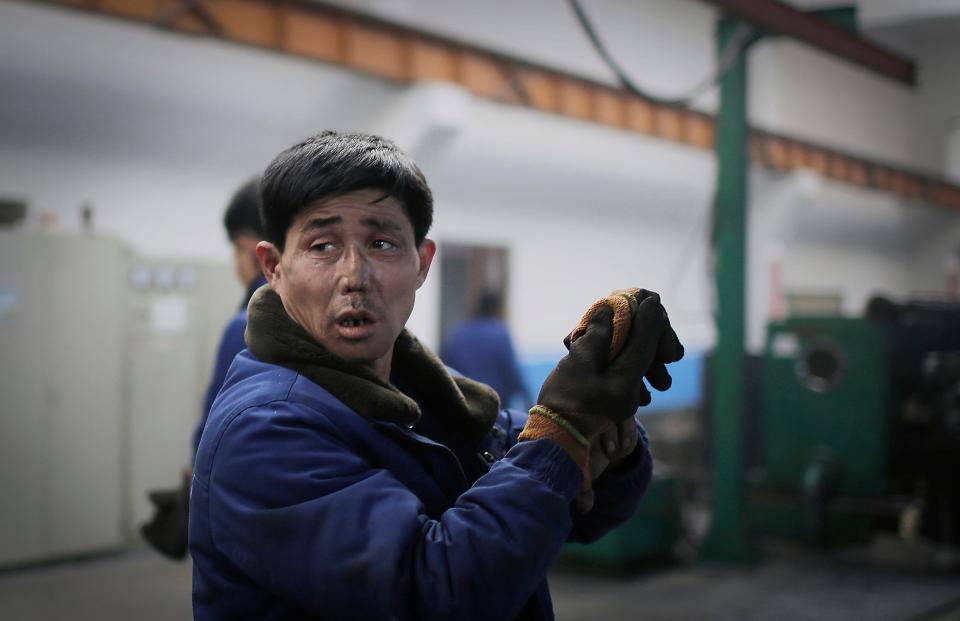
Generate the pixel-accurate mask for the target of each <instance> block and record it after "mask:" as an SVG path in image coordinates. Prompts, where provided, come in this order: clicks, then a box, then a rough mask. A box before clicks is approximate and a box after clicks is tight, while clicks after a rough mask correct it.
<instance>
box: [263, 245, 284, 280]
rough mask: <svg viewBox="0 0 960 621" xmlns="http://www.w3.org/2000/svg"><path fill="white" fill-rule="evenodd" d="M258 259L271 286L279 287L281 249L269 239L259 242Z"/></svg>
mask: <svg viewBox="0 0 960 621" xmlns="http://www.w3.org/2000/svg"><path fill="white" fill-rule="evenodd" d="M257 261H259V262H260V271H262V272H263V275H264V276H266V278H267V282H268V283H270V287H271V288H273V289H276V288H277V284H278V283H279V282H280V277H281V273H282V270H281V269H280V251H279V250H277V247H276V246H274V245H273V244H271V243H270V242H268V241H262V242H260V243H259V244H257Z"/></svg>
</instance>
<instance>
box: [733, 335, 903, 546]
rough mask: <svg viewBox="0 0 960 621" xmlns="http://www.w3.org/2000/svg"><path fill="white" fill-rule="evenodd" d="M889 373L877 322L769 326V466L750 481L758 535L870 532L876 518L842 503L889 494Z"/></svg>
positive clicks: (765, 394) (765, 446)
mask: <svg viewBox="0 0 960 621" xmlns="http://www.w3.org/2000/svg"><path fill="white" fill-rule="evenodd" d="M889 373H890V369H889V361H888V356H887V345H886V336H885V334H884V331H883V329H882V328H881V327H880V326H878V325H876V324H874V323H872V322H870V321H867V320H863V319H849V318H840V317H825V318H796V319H790V320H787V321H783V322H778V323H773V324H771V325H770V327H769V331H768V337H767V346H766V351H765V352H764V360H763V377H762V402H763V417H762V422H761V425H762V429H761V431H760V438H761V455H762V464H763V467H762V469H760V470H759V471H758V472H755V473H753V475H752V476H751V477H750V485H749V493H748V509H749V511H748V519H749V520H750V524H751V526H752V528H753V529H754V530H756V531H758V532H761V533H767V534H774V535H781V536H786V537H790V538H797V539H808V540H823V539H834V538H843V539H850V538H854V539H863V538H865V537H867V536H868V535H869V533H870V520H869V517H868V516H866V515H865V514H864V513H863V512H862V511H859V512H858V511H856V510H854V511H851V510H849V505H850V504H851V502H848V503H847V505H848V508H847V509H844V507H843V505H844V503H843V502H837V501H838V500H839V499H841V498H845V499H850V500H851V501H852V503H853V504H856V501H853V499H857V500H859V501H863V500H865V499H876V498H880V497H883V496H884V495H885V494H886V493H887V491H888V490H887V482H886V478H887V477H886V475H887V470H888V463H887V456H888V450H887V446H888V441H889V435H890V416H889V415H888V412H889V410H890V403H889V401H890V391H889V386H890V382H889V379H888V378H889ZM860 504H861V506H862V505H863V503H862V502H861V503H860Z"/></svg>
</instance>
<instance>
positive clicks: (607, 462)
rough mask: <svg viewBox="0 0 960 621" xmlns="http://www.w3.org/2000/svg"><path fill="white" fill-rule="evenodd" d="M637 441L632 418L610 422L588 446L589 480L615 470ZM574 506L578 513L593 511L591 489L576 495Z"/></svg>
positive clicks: (635, 447) (635, 428)
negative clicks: (609, 469)
mask: <svg viewBox="0 0 960 621" xmlns="http://www.w3.org/2000/svg"><path fill="white" fill-rule="evenodd" d="M639 440H640V434H639V433H638V432H637V423H636V421H634V419H633V417H630V418H625V419H623V420H622V421H621V422H620V423H619V424H614V423H612V422H611V423H610V425H609V427H607V428H606V429H605V430H603V431H601V432H600V434H599V435H597V437H596V438H594V440H593V442H592V443H591V445H590V477H591V479H592V480H596V479H597V477H599V476H600V475H601V474H603V473H604V472H606V470H607V469H608V468H616V467H617V465H618V464H619V463H620V462H622V461H623V460H624V459H625V458H626V457H628V456H629V455H631V454H632V453H633V452H634V451H635V450H636V449H637V442H638V441H639ZM574 504H575V506H576V507H577V510H578V511H580V513H589V512H590V510H591V509H593V488H590V489H588V490H585V491H581V492H580V493H579V494H577V497H576V498H575V499H574Z"/></svg>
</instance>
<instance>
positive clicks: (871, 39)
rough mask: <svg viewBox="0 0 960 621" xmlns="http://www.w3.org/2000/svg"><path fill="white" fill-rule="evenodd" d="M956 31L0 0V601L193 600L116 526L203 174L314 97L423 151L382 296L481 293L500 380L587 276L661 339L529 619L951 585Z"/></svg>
mask: <svg viewBox="0 0 960 621" xmlns="http://www.w3.org/2000/svg"><path fill="white" fill-rule="evenodd" d="M958 67H960V0H910V1H906V0H526V1H522V2H520V1H512V0H487V1H486V2H470V1H467V0H0V257H2V260H0V359H2V369H3V373H2V374H0V395H2V400H0V403H2V412H0V493H2V496H3V501H2V507H3V510H2V511H0V618H2V619H9V620H23V621H27V620H59V619H98V620H105V621H106V620H112V619H143V620H153V619H158V620H159V619H188V618H192V617H193V615H194V611H193V607H192V602H191V592H192V588H193V587H192V584H193V578H192V572H193V563H192V561H191V559H190V557H189V555H187V557H186V558H179V559H171V558H168V557H167V556H165V555H164V554H161V553H159V552H158V551H157V550H156V549H154V547H153V546H152V545H150V543H148V541H146V540H145V537H144V534H143V533H144V531H143V527H144V525H146V524H149V523H150V522H151V520H155V519H156V518H157V513H158V511H159V510H161V509H162V508H163V505H164V502H166V501H165V500H164V497H163V494H164V493H171V494H176V490H178V489H186V488H184V487H183V485H185V483H184V481H188V480H189V477H188V476H187V475H186V474H185V473H188V472H189V471H190V470H191V467H192V465H193V457H194V446H193V445H192V443H191V438H192V436H193V434H194V430H195V428H196V426H197V424H198V420H200V419H201V418H202V417H203V416H204V415H205V412H204V411H203V410H204V408H205V401H204V399H205V394H206V391H207V390H208V386H209V383H210V382H211V371H212V369H213V368H214V364H215V360H216V352H217V348H218V343H220V340H221V335H222V333H223V330H224V326H225V325H226V324H227V322H228V321H229V320H230V318H231V317H232V316H233V315H234V314H235V313H237V312H238V305H239V304H240V302H241V301H243V299H244V297H243V296H244V290H245V289H246V286H245V285H244V284H243V283H241V281H240V280H238V275H237V273H235V272H236V270H235V267H234V249H233V247H232V246H231V240H230V239H229V238H228V236H227V235H226V234H225V232H224V210H225V208H226V207H227V204H228V202H229V201H230V199H231V196H232V195H233V194H234V191H235V190H236V189H237V187H238V186H240V185H241V184H242V183H244V182H245V181H246V180H248V179H250V178H251V177H253V176H255V175H259V174H260V173H262V172H263V171H264V168H265V167H266V166H267V164H268V163H270V161H271V160H272V159H273V158H274V157H275V156H276V155H277V154H278V153H280V152H281V151H282V150H283V149H285V148H287V147H288V146H290V145H292V144H295V143H297V142H298V141H300V140H303V139H304V138H306V137H307V136H310V135H312V134H315V133H317V132H320V131H322V130H327V129H332V130H339V131H358V132H369V133H372V134H377V135H380V136H384V137H387V138H389V139H390V140H392V141H394V142H395V143H396V144H397V145H399V146H400V147H401V148H402V149H403V150H404V151H406V152H407V153H408V154H410V155H411V156H412V158H413V159H414V160H415V161H416V162H417V164H419V166H420V167H421V169H422V170H423V173H424V175H425V176H426V179H427V181H428V183H429V186H430V188H431V190H432V192H433V197H434V204H435V207H434V219H433V227H432V229H431V230H430V234H429V237H430V238H431V239H433V240H435V241H436V244H437V255H436V258H435V259H434V262H433V267H432V272H431V274H430V276H429V278H427V280H426V281H425V283H424V284H423V286H422V287H421V288H420V289H419V290H418V291H417V295H416V305H415V307H414V310H413V313H412V315H411V316H410V319H409V321H408V322H407V324H406V325H407V328H408V329H409V330H410V331H411V332H412V333H413V334H415V335H416V336H417V337H418V338H419V339H420V341H421V342H422V343H423V344H424V345H426V346H427V347H428V348H429V349H430V350H433V351H435V352H440V351H441V350H442V349H443V348H444V344H445V339H446V338H447V336H448V335H449V334H450V333H451V331H452V330H453V329H454V328H455V327H456V326H457V325H458V324H460V323H462V322H464V321H466V320H468V319H469V318H470V317H471V316H472V315H473V313H474V311H475V308H476V306H477V304H478V301H479V300H480V298H481V297H482V296H483V294H484V293H485V292H488V291H494V292H496V294H497V295H499V296H500V297H501V298H502V300H503V306H502V309H501V318H502V320H503V322H504V324H505V325H506V327H507V328H508V329H509V334H510V337H511V339H512V344H513V348H514V350H515V355H516V360H517V366H518V370H519V373H520V377H521V378H522V382H523V390H520V391H518V392H517V393H516V394H515V395H514V397H512V398H511V399H509V400H508V401H509V403H504V405H509V406H511V407H515V408H518V409H520V410H524V409H527V408H529V407H530V406H531V405H533V404H534V403H536V397H537V395H538V392H539V391H540V388H541V385H543V383H544V381H545V379H546V378H547V377H548V375H549V374H550V373H551V371H552V370H553V368H554V366H555V365H556V364H557V362H558V361H559V360H561V358H562V357H563V356H564V355H565V354H566V353H567V350H566V349H565V346H564V337H565V336H567V335H568V334H569V333H570V332H571V330H572V329H573V327H574V326H575V325H576V324H577V322H578V321H579V319H580V317H581V315H583V313H584V310H585V309H587V308H588V307H589V306H590V305H591V303H593V301H594V300H596V299H598V298H600V297H602V296H604V295H606V294H607V293H608V292H610V291H613V290H617V289H620V288H624V287H642V288H645V289H648V290H651V291H655V292H658V293H659V295H660V298H661V300H662V303H663V306H664V308H665V309H666V310H667V312H668V313H669V317H670V322H671V325H672V327H673V329H674V330H675V331H676V333H677V335H678V336H679V338H680V340H682V342H683V345H684V349H685V355H684V357H683V359H682V360H680V361H679V362H676V363H674V364H672V365H670V374H671V375H672V378H673V385H672V387H670V389H669V390H667V391H664V392H657V391H653V397H652V402H651V403H650V404H649V405H647V406H645V407H641V408H640V410H639V412H638V414H637V415H636V417H637V420H639V421H640V423H642V425H643V427H644V428H645V429H646V432H647V434H648V436H649V447H650V450H651V452H652V455H653V459H654V461H653V463H654V467H653V479H652V481H651V482H650V485H649V488H648V489H647V491H646V494H645V496H644V498H643V500H642V502H641V503H640V506H639V509H638V510H637V512H636V513H635V514H634V515H633V516H632V517H631V518H629V520H627V521H626V522H625V523H623V524H622V525H620V526H618V527H617V528H615V529H614V530H612V531H610V532H609V533H607V534H606V535H605V536H604V537H602V538H600V539H599V540H597V541H595V542H593V543H589V544H579V543H567V544H565V545H564V546H563V549H562V551H561V552H560V554H559V557H558V558H557V560H556V562H555V563H554V564H553V565H552V566H551V568H550V570H549V573H548V582H549V585H550V591H551V594H552V598H553V610H554V614H555V616H556V619H558V620H559V621H581V620H582V621H585V620H592V619H603V620H605V621H614V620H620V619H624V620H628V619H637V620H672V619H698V620H699V619H703V620H727V619H729V620H740V619H756V620H765V619H776V620H778V621H801V620H814V619H816V620H818V621H821V620H828V621H829V620H834V619H836V620H840V619H870V620H889V621H900V620H902V621H920V620H924V621H948V620H954V621H957V620H960V484H958V483H957V479H956V478H955V477H956V476H958V473H960V73H958ZM631 411H633V410H631ZM165 490H169V491H170V492H167V491H165ZM170 498H174V496H170ZM178 498H179V497H178ZM171 502H179V501H178V500H173V501H171ZM558 545H559V544H558ZM503 571H506V572H509V571H510V569H509V568H507V567H505V568H504V569H503ZM198 618H200V617H199V616H198ZM338 618H339V617H338Z"/></svg>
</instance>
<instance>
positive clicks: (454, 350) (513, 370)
mask: <svg viewBox="0 0 960 621" xmlns="http://www.w3.org/2000/svg"><path fill="white" fill-rule="evenodd" d="M440 357H441V358H443V361H444V362H445V363H446V364H447V366H450V367H452V368H454V369H456V370H457V371H459V372H460V373H463V374H464V375H466V376H467V377H469V378H471V379H475V380H477V381H478V382H483V383H484V384H486V385H488V386H490V387H491V388H493V389H494V390H495V391H497V394H498V395H500V403H501V404H502V405H503V406H504V407H508V406H510V405H511V404H512V403H514V399H516V398H519V399H520V400H521V407H524V408H526V407H529V406H530V403H529V401H530V398H529V396H528V394H527V389H526V387H525V386H524V383H523V377H522V376H521V374H520V368H519V366H518V364H517V356H516V353H515V352H514V350H513V343H512V341H511V340H510V333H509V332H508V331H507V326H506V325H505V324H504V323H503V322H502V321H500V320H499V319H496V318H493V317H480V318H476V319H471V320H469V321H465V322H463V323H461V324H459V325H458V326H457V327H455V328H454V329H453V330H451V331H450V333H449V334H448V335H447V338H446V341H445V342H444V344H443V347H442V349H441V352H440Z"/></svg>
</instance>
